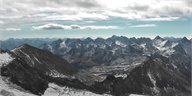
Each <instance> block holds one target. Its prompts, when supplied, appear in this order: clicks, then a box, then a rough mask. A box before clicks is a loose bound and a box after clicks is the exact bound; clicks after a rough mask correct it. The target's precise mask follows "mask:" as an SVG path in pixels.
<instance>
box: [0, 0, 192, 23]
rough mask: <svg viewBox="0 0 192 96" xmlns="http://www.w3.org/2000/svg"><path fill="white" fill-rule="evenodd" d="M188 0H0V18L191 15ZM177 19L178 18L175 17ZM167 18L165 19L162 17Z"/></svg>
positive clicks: (131, 17) (46, 18)
mask: <svg viewBox="0 0 192 96" xmlns="http://www.w3.org/2000/svg"><path fill="white" fill-rule="evenodd" d="M190 3H191V2H190V1H189V0H110V1H109V0H1V7H0V13H1V14H0V20H5V19H21V18H35V17H38V18H39V19H40V20H84V19H94V20H103V19H109V18H110V17H120V18H125V19H139V20H140V19H141V20H147V19H148V20H154V21H155V20H157V21H159V20H161V21H163V20H164V19H150V18H164V17H166V18H173V17H186V16H192V7H191V6H189V5H191V4H190ZM176 19H178V18H176ZM165 21H167V19H165Z"/></svg>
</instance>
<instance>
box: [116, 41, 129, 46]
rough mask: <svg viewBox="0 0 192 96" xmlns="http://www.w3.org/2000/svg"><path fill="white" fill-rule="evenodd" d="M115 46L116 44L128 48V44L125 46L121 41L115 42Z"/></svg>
mask: <svg viewBox="0 0 192 96" xmlns="http://www.w3.org/2000/svg"><path fill="white" fill-rule="evenodd" d="M115 44H116V45H119V46H121V47H126V46H127V45H126V44H123V43H122V42H120V41H115Z"/></svg>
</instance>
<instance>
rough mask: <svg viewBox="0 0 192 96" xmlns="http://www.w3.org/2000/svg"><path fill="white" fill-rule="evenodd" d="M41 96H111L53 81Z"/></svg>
mask: <svg viewBox="0 0 192 96" xmlns="http://www.w3.org/2000/svg"><path fill="white" fill-rule="evenodd" d="M43 96H111V95H108V94H103V95H100V94H95V93H92V92H89V91H86V90H78V89H73V88H69V87H60V86H58V85H56V84H54V83H49V88H47V90H46V91H45V93H44V95H43Z"/></svg>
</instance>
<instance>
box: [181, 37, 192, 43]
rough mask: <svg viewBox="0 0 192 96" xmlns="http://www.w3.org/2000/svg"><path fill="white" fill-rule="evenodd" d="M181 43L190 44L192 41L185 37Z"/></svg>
mask: <svg viewBox="0 0 192 96" xmlns="http://www.w3.org/2000/svg"><path fill="white" fill-rule="evenodd" d="M180 42H182V43H185V42H190V40H189V39H187V38H186V37H183V38H182V39H181V40H180Z"/></svg>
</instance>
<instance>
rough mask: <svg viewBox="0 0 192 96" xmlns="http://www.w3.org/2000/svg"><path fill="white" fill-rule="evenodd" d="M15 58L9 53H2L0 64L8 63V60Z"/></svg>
mask: <svg viewBox="0 0 192 96" xmlns="http://www.w3.org/2000/svg"><path fill="white" fill-rule="evenodd" d="M13 59H14V58H12V57H11V56H10V54H8V53H1V54H0V66H2V64H7V63H8V62H10V61H12V60H13Z"/></svg>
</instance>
